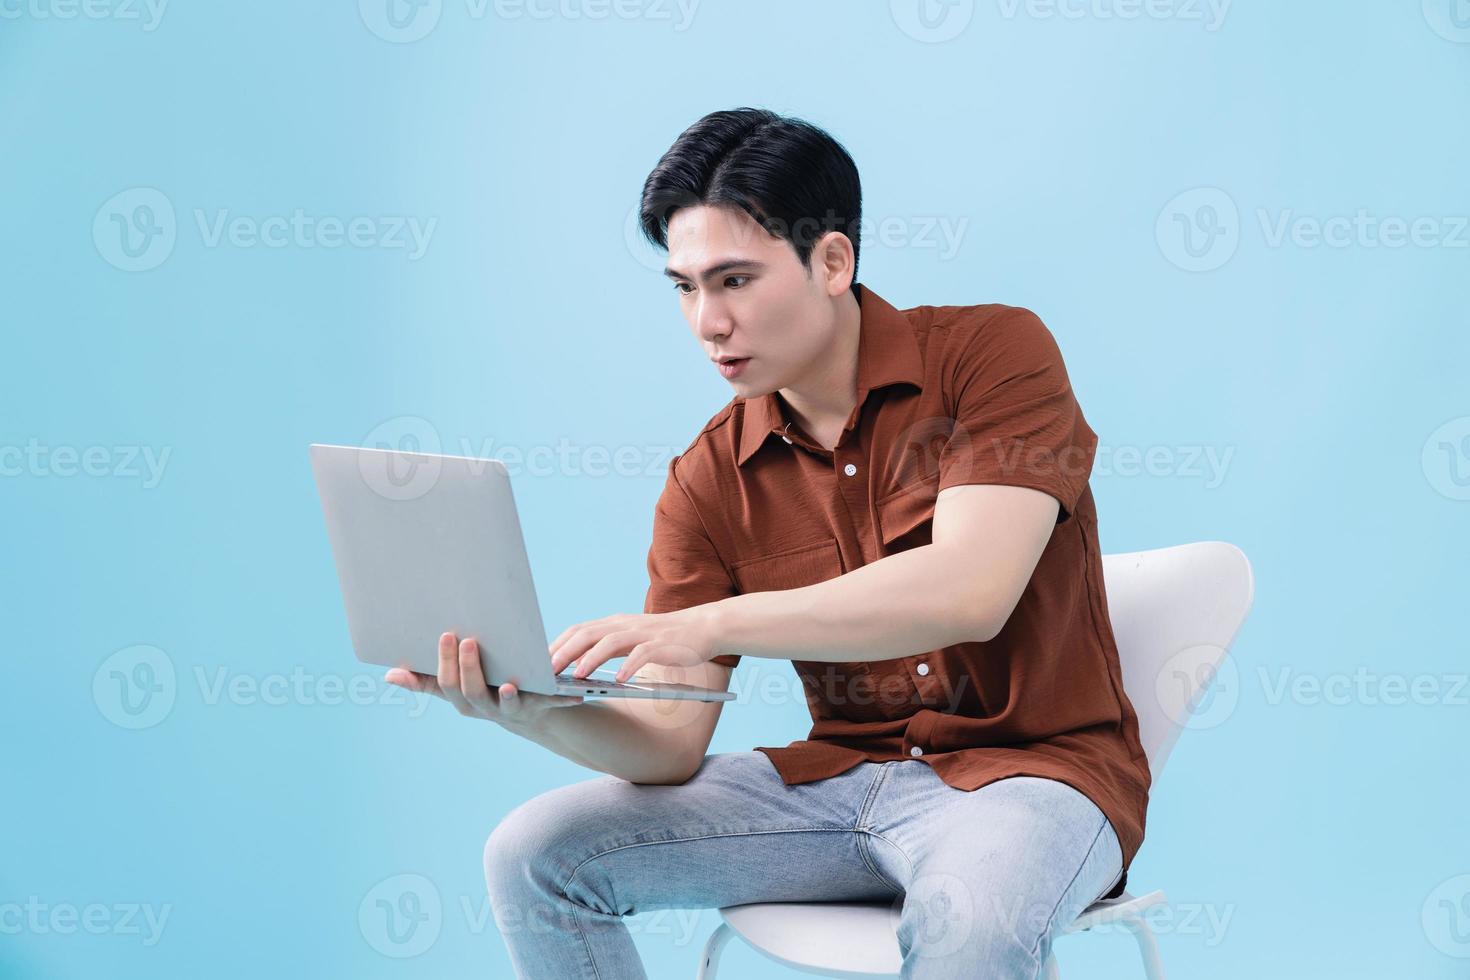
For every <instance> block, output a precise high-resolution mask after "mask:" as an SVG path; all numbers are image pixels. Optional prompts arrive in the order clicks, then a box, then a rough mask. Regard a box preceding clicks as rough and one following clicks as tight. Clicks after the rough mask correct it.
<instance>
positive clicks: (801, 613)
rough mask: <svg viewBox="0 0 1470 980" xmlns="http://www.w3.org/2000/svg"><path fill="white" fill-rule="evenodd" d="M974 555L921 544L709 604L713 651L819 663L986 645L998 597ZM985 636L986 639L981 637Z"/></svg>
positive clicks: (872, 658)
mask: <svg viewBox="0 0 1470 980" xmlns="http://www.w3.org/2000/svg"><path fill="white" fill-rule="evenodd" d="M974 567H975V563H974V558H973V556H962V555H953V554H951V553H950V552H948V551H945V550H943V549H941V548H940V547H939V546H937V545H932V544H930V545H924V546H922V547H919V548H913V549H910V550H909V551H903V552H900V553H898V554H896V555H889V556H888V557H887V558H882V559H879V560H878V561H875V562H872V563H871V564H868V565H864V566H862V567H861V568H857V569H854V570H853V571H851V572H848V573H847V574H845V575H840V576H838V577H837V578H834V579H829V580H828V581H826V582H819V583H817V584H816V585H808V586H806V587H804V588H799V589H786V590H782V591H779V592H751V593H747V594H745V595H738V596H731V597H730V598H728V599H721V600H719V601H718V602H713V603H710V604H708V606H707V607H706V608H708V609H709V610H710V615H712V616H714V617H716V619H717V621H718V623H719V625H718V627H717V632H718V634H719V635H720V637H721V643H720V651H719V652H720V653H734V654H740V655H741V656H747V657H769V658H772V659H777V660H812V661H818V662H824V663H834V662H844V661H846V662H851V661H861V660H891V659H894V658H896V657H907V656H911V655H913V654H916V653H924V652H926V651H929V650H937V649H939V648H941V647H946V646H950V645H951V644H954V643H963V642H966V641H970V640H985V639H989V638H990V636H991V635H994V634H993V633H991V632H990V629H991V628H990V626H989V622H990V620H991V618H992V617H993V610H994V608H995V606H996V605H997V602H998V600H996V598H995V597H993V596H989V595H987V594H986V590H985V587H984V586H983V585H977V584H976V581H977V576H976V575H975V573H974ZM987 634H989V635H987Z"/></svg>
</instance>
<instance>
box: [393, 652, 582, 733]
mask: <svg viewBox="0 0 1470 980" xmlns="http://www.w3.org/2000/svg"><path fill="white" fill-rule="evenodd" d="M383 679H384V680H386V681H387V682H388V683H390V684H396V685H398V686H399V687H402V688H406V689H407V690H410V691H415V692H419V693H422V694H432V695H434V696H435V697H437V698H443V699H444V700H445V701H448V702H449V703H450V704H452V705H454V708H455V710H456V711H458V712H459V713H460V714H462V715H464V716H465V717H467V718H487V719H489V720H490V721H494V722H498V723H499V724H501V725H503V726H505V727H506V728H510V729H517V728H534V727H535V726H536V724H537V723H538V722H539V721H540V720H541V718H542V717H543V716H544V715H545V713H546V712H548V711H551V710H554V709H556V708H565V707H570V706H572V705H576V704H581V703H582V698H581V697H578V696H575V695H567V694H535V693H532V692H526V691H520V690H518V689H517V688H516V686H515V685H514V684H509V683H507V684H501V685H500V686H499V687H498V688H496V689H494V690H492V689H491V688H490V685H489V684H488V683H487V682H486V681H485V672H484V670H483V669H482V668H481V667H480V646H479V644H478V643H477V642H476V641H475V639H474V638H473V637H465V638H464V639H463V640H460V639H458V638H457V637H456V636H455V635H454V634H453V633H443V634H441V635H440V637H439V676H438V677H434V676H433V675H431V674H420V673H418V672H417V671H413V670H405V669H404V668H402V667H394V668H393V669H392V670H390V671H388V673H387V674H386V675H384V677H383Z"/></svg>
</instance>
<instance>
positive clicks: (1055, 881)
mask: <svg viewBox="0 0 1470 980" xmlns="http://www.w3.org/2000/svg"><path fill="white" fill-rule="evenodd" d="M1121 873H1122V852H1121V850H1120V848H1119V846H1118V838H1117V837H1116V836H1115V835H1114V833H1113V829H1112V826H1111V825H1110V824H1109V823H1108V821H1107V818H1106V817H1104V816H1103V813H1102V811H1101V810H1099V809H1098V808H1097V806H1096V805H1094V804H1093V803H1092V801H1091V800H1089V799H1088V798H1087V797H1086V796H1084V795H1083V794H1082V793H1080V792H1078V791H1077V790H1075V789H1073V788H1072V787H1071V786H1068V785H1067V784H1065V783H1062V782H1058V781H1056V780H1052V779H1041V778H1038V777H1033V776H1013V777H1010V778H1008V779H1002V780H999V781H997V782H994V783H990V784H989V785H987V786H983V787H981V788H980V789H977V790H974V791H973V792H966V791H964V790H958V789H954V788H952V787H950V786H948V785H946V784H945V783H944V782H943V781H942V780H941V779H940V778H939V777H938V776H936V775H935V774H934V771H933V770H932V769H931V768H929V766H928V765H927V764H926V763H924V762H923V761H921V760H918V759H904V760H901V761H897V762H883V763H876V762H864V763H861V764H859V765H858V766H856V767H855V768H853V769H850V770H848V771H847V772H845V773H842V774H840V775H837V776H833V777H831V778H829V779H823V780H818V781H817V782H813V783H805V784H801V785H797V786H787V785H786V784H784V783H783V782H782V781H781V777H780V775H779V774H778V773H777V772H776V769H775V767H774V766H773V765H772V764H771V762H770V760H769V759H767V758H766V756H765V755H764V754H763V753H760V752H754V751H752V752H731V753H722V754H718V755H711V756H707V757H706V758H705V761H704V765H703V766H702V767H701V768H700V770H699V772H698V773H696V774H695V775H694V777H693V778H691V779H690V780H689V781H688V782H686V783H683V784H682V785H678V786H654V785H638V784H635V783H630V782H627V781H626V780H622V779H619V778H617V777H613V776H603V777H601V778H597V779H591V780H587V781H585V782H580V783H575V784H573V785H570V786H565V787H562V788H560V789H555V790H551V791H550V792H547V793H543V794H541V795H540V796H537V797H534V798H533V799H531V800H528V801H527V802H525V803H522V804H521V805H520V806H518V807H516V808H515V809H514V810H512V811H511V812H510V813H509V814H508V815H507V816H506V817H505V819H504V820H503V821H502V822H501V823H500V825H499V826H497V827H496V828H495V830H494V832H493V833H492V834H491V835H490V839H489V840H488V841H487V842H486V844H485V876H486V880H487V883H488V885H489V890H490V899H491V903H492V907H493V909H494V913H495V916H496V920H497V922H503V923H509V924H511V926H512V927H511V928H502V930H501V933H502V937H503V938H504V940H505V943H506V945H507V947H508V948H509V950H510V956H511V961H512V963H513V964H514V966H515V970H516V975H517V976H519V977H523V978H532V980H543V978H544V980H578V978H585V980H628V978H642V977H646V976H647V974H645V973H644V970H643V965H642V962H641V961H640V959H639V957H638V954H637V952H636V950H635V948H634V944H633V939H632V935H631V934H630V933H629V931H628V928H627V926H626V925H625V924H624V923H623V922H622V918H621V917H622V916H625V915H632V914H635V913H640V912H645V911H649V910H652V909H702V908H719V907H722V906H726V905H740V904H745V903H748V902H793V901H841V900H849V901H857V900H867V901H890V902H895V903H898V902H901V903H902V908H901V915H900V920H899V929H898V938H899V947H900V950H901V952H902V953H903V976H905V977H912V978H926V980H939V978H951V977H956V978H957V977H965V978H985V980H1021V978H1026V980H1034V978H1036V977H1037V976H1038V975H1039V974H1040V972H1041V967H1042V963H1043V962H1044V961H1045V959H1046V957H1047V955H1048V954H1049V952H1050V949H1051V942H1052V939H1053V938H1054V936H1055V935H1056V934H1057V932H1058V930H1060V929H1061V928H1063V927H1065V926H1066V925H1067V924H1068V923H1070V922H1071V921H1072V920H1073V919H1075V918H1076V917H1077V916H1078V915H1079V914H1081V912H1082V911H1083V910H1084V909H1085V908H1086V907H1087V906H1088V905H1090V904H1091V903H1092V902H1093V901H1095V900H1096V899H1097V898H1099V897H1100V896H1102V895H1103V894H1105V893H1106V892H1108V891H1109V890H1111V888H1112V887H1113V885H1114V884H1116V883H1117V881H1118V878H1119V876H1120V875H1121ZM692 971H693V965H691V974H692Z"/></svg>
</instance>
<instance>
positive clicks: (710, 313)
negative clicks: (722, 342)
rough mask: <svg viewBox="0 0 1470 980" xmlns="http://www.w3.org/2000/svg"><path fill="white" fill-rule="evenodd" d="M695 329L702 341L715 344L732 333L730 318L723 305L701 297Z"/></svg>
mask: <svg viewBox="0 0 1470 980" xmlns="http://www.w3.org/2000/svg"><path fill="white" fill-rule="evenodd" d="M694 327H695V330H697V331H698V333H699V339H700V340H703V341H704V342H705V343H713V342H715V341H717V340H719V339H720V338H721V337H724V336H725V335H726V334H728V333H729V332H730V317H729V314H728V312H727V311H726V310H725V308H724V305H723V304H722V303H720V302H719V301H717V300H716V301H711V300H708V299H706V298H705V297H704V296H700V298H699V307H698V309H697V311H696V312H695V314H694Z"/></svg>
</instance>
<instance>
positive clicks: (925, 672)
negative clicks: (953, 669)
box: [914, 664, 929, 677]
mask: <svg viewBox="0 0 1470 980" xmlns="http://www.w3.org/2000/svg"><path fill="white" fill-rule="evenodd" d="M914 669H915V670H917V671H918V672H919V676H920V677H928V676H929V665H928V664H919V666H917V667H915V668H914Z"/></svg>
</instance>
